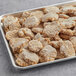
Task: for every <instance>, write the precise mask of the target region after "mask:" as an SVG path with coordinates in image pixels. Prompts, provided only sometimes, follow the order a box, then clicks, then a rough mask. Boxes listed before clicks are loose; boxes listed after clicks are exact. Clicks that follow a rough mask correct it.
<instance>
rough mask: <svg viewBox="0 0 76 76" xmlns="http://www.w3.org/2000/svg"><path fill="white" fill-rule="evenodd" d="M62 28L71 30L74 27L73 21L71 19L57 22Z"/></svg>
mask: <svg viewBox="0 0 76 76" xmlns="http://www.w3.org/2000/svg"><path fill="white" fill-rule="evenodd" d="M59 22H60V24H61V25H62V26H64V27H65V28H72V27H74V26H75V21H73V20H71V19H64V20H63V21H59Z"/></svg>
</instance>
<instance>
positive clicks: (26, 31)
mask: <svg viewBox="0 0 76 76" xmlns="http://www.w3.org/2000/svg"><path fill="white" fill-rule="evenodd" d="M18 35H19V36H20V37H24V36H29V37H31V38H33V37H34V34H33V32H32V31H31V29H29V28H21V29H19V31H18Z"/></svg>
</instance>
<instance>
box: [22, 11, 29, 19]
mask: <svg viewBox="0 0 76 76" xmlns="http://www.w3.org/2000/svg"><path fill="white" fill-rule="evenodd" d="M29 16H30V12H29V11H24V12H23V13H22V18H27V17H29Z"/></svg>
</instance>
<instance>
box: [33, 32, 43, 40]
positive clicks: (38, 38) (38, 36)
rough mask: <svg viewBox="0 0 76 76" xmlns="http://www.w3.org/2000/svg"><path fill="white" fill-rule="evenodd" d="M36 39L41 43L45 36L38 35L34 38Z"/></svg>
mask: <svg viewBox="0 0 76 76" xmlns="http://www.w3.org/2000/svg"><path fill="white" fill-rule="evenodd" d="M34 39H35V40H39V41H41V40H42V39H43V35H42V34H40V33H37V34H36V35H35V36H34Z"/></svg>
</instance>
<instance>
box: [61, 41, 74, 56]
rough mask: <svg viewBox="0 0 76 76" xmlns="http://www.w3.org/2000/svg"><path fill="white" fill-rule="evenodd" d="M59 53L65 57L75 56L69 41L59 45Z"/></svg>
mask: <svg viewBox="0 0 76 76" xmlns="http://www.w3.org/2000/svg"><path fill="white" fill-rule="evenodd" d="M60 53H61V54H64V56H65V57H71V56H75V50H74V48H73V45H72V43H71V42H70V41H69V40H66V41H64V43H63V44H62V45H61V47H60Z"/></svg>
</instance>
